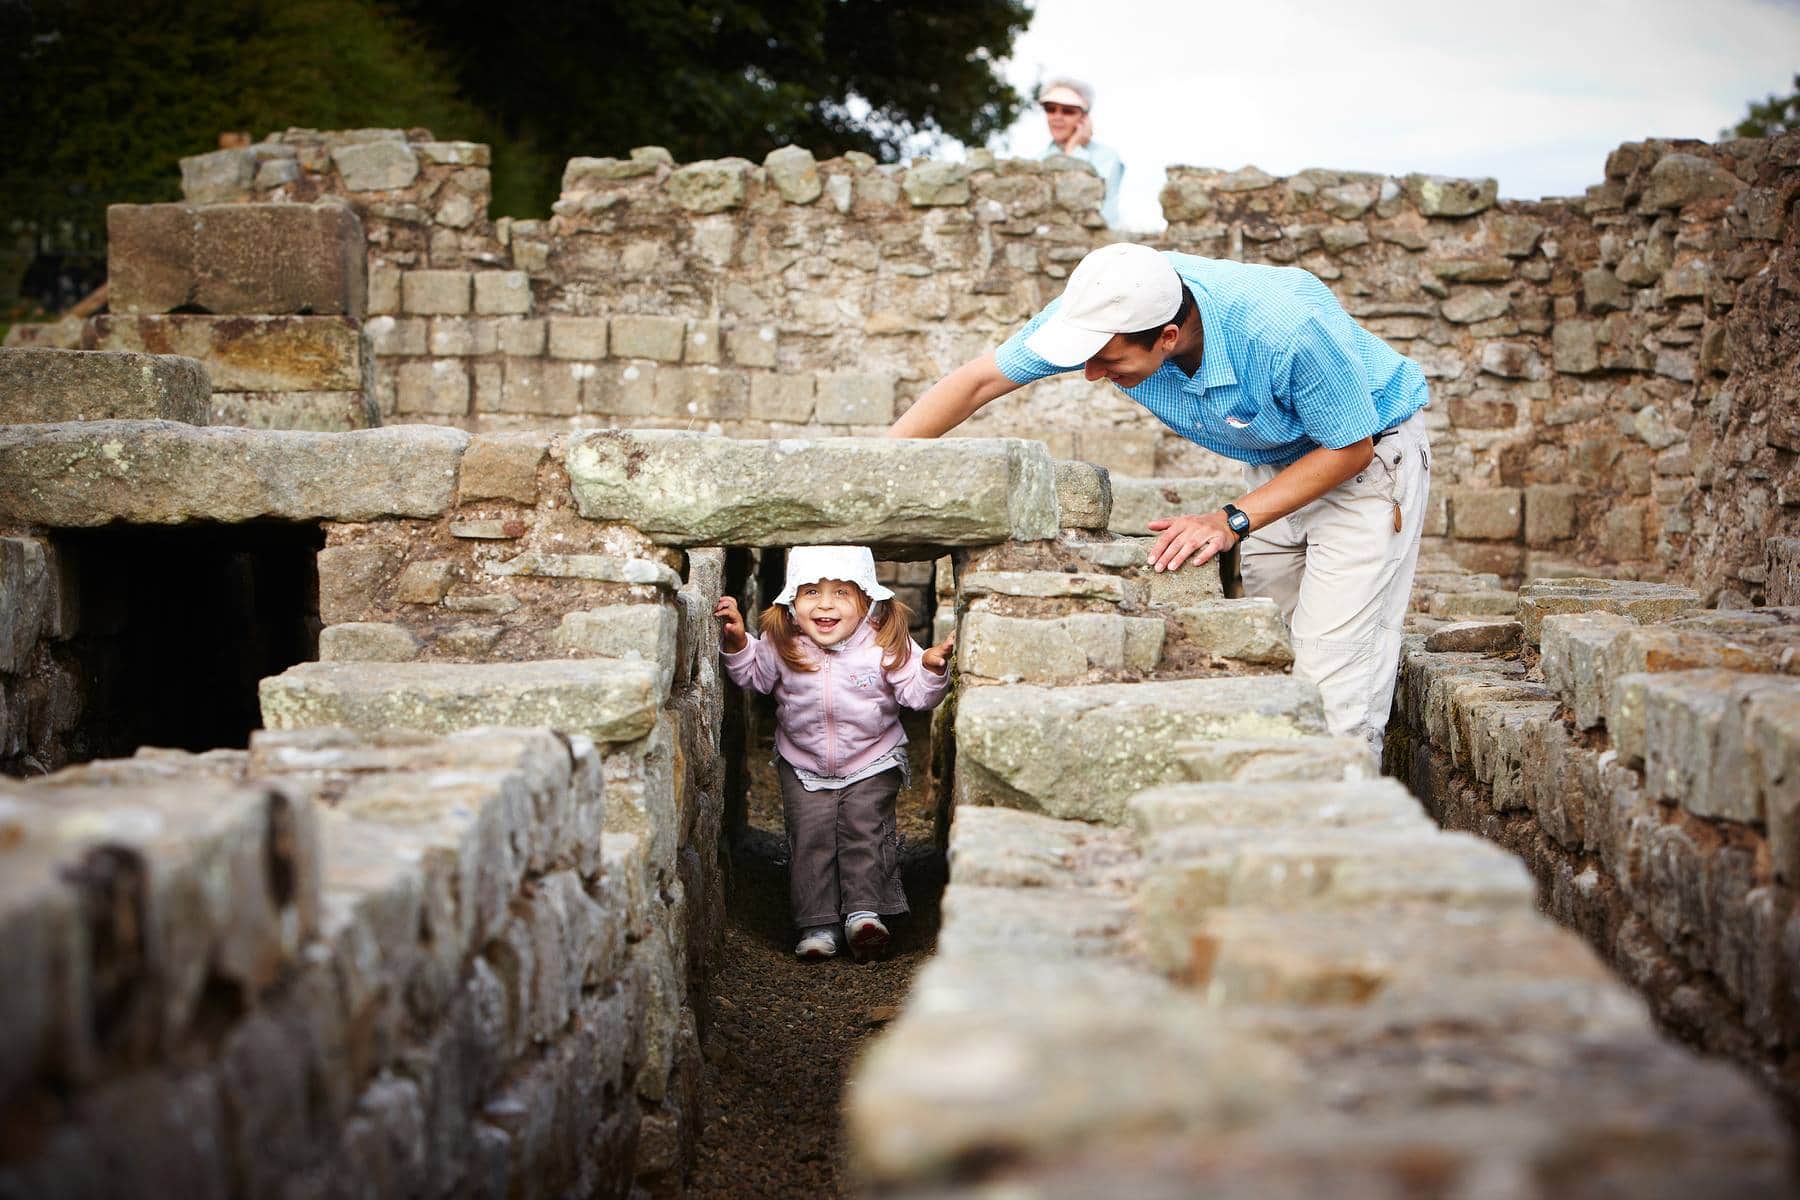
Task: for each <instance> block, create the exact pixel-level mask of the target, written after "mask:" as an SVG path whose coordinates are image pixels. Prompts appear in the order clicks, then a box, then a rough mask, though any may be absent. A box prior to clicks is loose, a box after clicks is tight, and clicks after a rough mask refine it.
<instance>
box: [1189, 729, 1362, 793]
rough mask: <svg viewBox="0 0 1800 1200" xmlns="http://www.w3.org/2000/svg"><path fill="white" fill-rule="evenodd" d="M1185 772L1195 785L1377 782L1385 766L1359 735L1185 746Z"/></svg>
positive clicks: (1224, 740) (1223, 741)
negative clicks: (1381, 765) (1377, 759)
mask: <svg viewBox="0 0 1800 1200" xmlns="http://www.w3.org/2000/svg"><path fill="white" fill-rule="evenodd" d="M1175 752H1176V755H1177V757H1178V758H1179V759H1180V760H1181V769H1182V770H1183V771H1184V772H1186V774H1187V777H1188V778H1189V779H1191V780H1193V781H1194V782H1195V783H1214V782H1229V781H1236V782H1239V783H1246V782H1252V781H1258V782H1262V781H1269V782H1273V781H1277V780H1298V779H1317V780H1322V781H1327V782H1336V781H1340V780H1341V781H1345V782H1350V781H1354V780H1358V779H1374V778H1375V777H1376V776H1378V775H1380V774H1381V769H1380V764H1379V763H1377V762H1376V761H1375V755H1374V753H1373V752H1372V751H1371V750H1370V748H1369V743H1368V742H1366V741H1364V740H1363V739H1362V738H1355V737H1302V738H1269V739H1267V740H1260V741H1259V740H1238V739H1231V738H1223V739H1219V740H1216V741H1198V742H1183V743H1182V744H1181V745H1180V746H1177V747H1176V750H1175Z"/></svg>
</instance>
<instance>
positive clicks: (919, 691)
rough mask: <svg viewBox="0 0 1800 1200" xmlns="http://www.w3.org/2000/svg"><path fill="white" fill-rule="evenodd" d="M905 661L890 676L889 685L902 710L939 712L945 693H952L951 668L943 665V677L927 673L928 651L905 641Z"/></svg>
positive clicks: (890, 672)
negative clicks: (939, 703)
mask: <svg viewBox="0 0 1800 1200" xmlns="http://www.w3.org/2000/svg"><path fill="white" fill-rule="evenodd" d="M906 645H907V651H908V653H907V656H906V661H905V662H904V663H902V664H901V665H900V666H899V667H898V668H896V669H895V670H892V671H889V672H888V682H889V683H890V684H892V685H893V688H894V699H895V700H897V701H899V702H900V705H901V707H903V708H912V709H918V710H920V711H924V710H925V709H928V708H936V707H937V703H938V701H940V700H942V699H943V698H944V693H945V692H947V691H949V690H950V664H949V663H945V664H944V673H943V674H942V675H939V674H938V673H937V672H935V671H931V670H927V669H926V666H925V651H923V650H922V649H920V648H919V643H917V642H915V641H913V640H912V639H911V638H908V639H906Z"/></svg>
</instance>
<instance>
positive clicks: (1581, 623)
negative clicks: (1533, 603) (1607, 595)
mask: <svg viewBox="0 0 1800 1200" xmlns="http://www.w3.org/2000/svg"><path fill="white" fill-rule="evenodd" d="M1634 628H1636V626H1634V625H1633V624H1632V622H1631V620H1630V619H1629V618H1627V617H1623V616H1620V615H1619V614H1618V613H1610V612H1586V613H1563V614H1558V615H1555V616H1549V617H1546V618H1544V620H1543V622H1542V624H1541V626H1540V627H1539V634H1538V637H1539V641H1540V643H1541V646H1542V662H1543V666H1544V685H1545V686H1546V687H1548V688H1550V689H1552V690H1553V691H1555V692H1556V693H1557V694H1558V695H1560V696H1561V697H1562V698H1563V703H1565V704H1567V705H1568V706H1569V708H1570V710H1571V711H1572V712H1573V713H1574V714H1575V724H1576V725H1577V726H1578V727H1580V728H1582V729H1592V728H1594V727H1595V726H1597V725H1600V724H1602V723H1604V722H1605V720H1606V711H1607V707H1608V704H1609V699H1610V695H1611V688H1610V683H1611V679H1612V677H1613V676H1614V675H1615V674H1617V673H1618V672H1615V671H1614V670H1613V669H1612V668H1611V667H1610V666H1609V665H1608V661H1609V652H1610V650H1611V647H1612V645H1613V643H1614V642H1615V641H1617V640H1618V639H1619V637H1620V636H1621V635H1623V634H1624V633H1626V632H1627V631H1629V630H1631V629H1634Z"/></svg>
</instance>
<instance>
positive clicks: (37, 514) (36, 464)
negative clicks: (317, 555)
mask: <svg viewBox="0 0 1800 1200" xmlns="http://www.w3.org/2000/svg"><path fill="white" fill-rule="evenodd" d="M468 440H469V435H468V434H466V433H463V432H461V431H460V430H455V429H440V428H437V427H433V426H422V425H413V426H394V427H391V428H387V429H367V430H358V431H355V432H352V433H296V432H288V431H276V430H250V429H210V428H209V429H201V428H196V427H194V426H191V425H180V424H176V423H174V422H168V421H88V422H84V423H81V424H78V425H16V426H12V427H9V428H0V521H5V522H8V523H17V524H21V525H39V526H48V527H51V528H86V527H89V526H95V525H105V524H109V523H111V522H114V521H123V522H127V523H130V524H135V525H175V524H183V523H187V522H192V521H216V522H239V521H253V520H259V519H275V520H289V521H309V520H335V521H368V520H373V519H375V518H377V517H388V516H399V517H432V516H437V515H438V514H440V513H442V512H444V511H446V510H447V509H448V508H449V507H450V505H451V503H452V501H453V499H454V497H455V494H456V471H457V464H458V460H459V459H460V457H461V455H462V450H463V446H464V445H466V444H467V442H468Z"/></svg>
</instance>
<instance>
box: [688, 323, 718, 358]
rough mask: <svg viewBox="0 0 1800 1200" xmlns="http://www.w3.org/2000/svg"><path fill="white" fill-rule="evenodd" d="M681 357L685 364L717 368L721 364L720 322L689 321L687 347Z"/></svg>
mask: <svg viewBox="0 0 1800 1200" xmlns="http://www.w3.org/2000/svg"><path fill="white" fill-rule="evenodd" d="M681 357H682V360H683V361H684V362H690V363H699V364H702V365H705V366H717V365H718V363H719V323H718V321H716V320H711V321H689V322H688V323H687V345H686V348H685V349H683V350H682V352H681Z"/></svg>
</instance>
